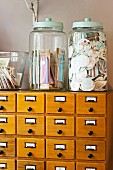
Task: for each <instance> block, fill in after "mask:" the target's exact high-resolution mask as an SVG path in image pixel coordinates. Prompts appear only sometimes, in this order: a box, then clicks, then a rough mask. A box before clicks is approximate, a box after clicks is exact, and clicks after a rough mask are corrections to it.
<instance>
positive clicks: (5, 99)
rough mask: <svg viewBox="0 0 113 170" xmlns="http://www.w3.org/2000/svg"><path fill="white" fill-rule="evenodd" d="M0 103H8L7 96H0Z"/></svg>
mask: <svg viewBox="0 0 113 170" xmlns="http://www.w3.org/2000/svg"><path fill="white" fill-rule="evenodd" d="M2 98H3V99H2ZM0 101H2V102H6V101H8V96H0Z"/></svg>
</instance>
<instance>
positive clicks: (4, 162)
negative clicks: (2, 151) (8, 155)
mask: <svg viewBox="0 0 113 170" xmlns="http://www.w3.org/2000/svg"><path fill="white" fill-rule="evenodd" d="M0 169H7V170H15V160H14V159H0Z"/></svg>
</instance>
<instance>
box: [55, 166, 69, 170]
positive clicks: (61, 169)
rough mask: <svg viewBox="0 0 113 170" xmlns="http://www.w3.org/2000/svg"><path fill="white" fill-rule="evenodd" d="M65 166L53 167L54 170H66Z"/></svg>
mask: <svg viewBox="0 0 113 170" xmlns="http://www.w3.org/2000/svg"><path fill="white" fill-rule="evenodd" d="M66 169H67V168H66V167H65V166H55V170H66Z"/></svg>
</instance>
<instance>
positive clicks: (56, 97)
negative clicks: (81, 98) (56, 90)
mask: <svg viewBox="0 0 113 170" xmlns="http://www.w3.org/2000/svg"><path fill="white" fill-rule="evenodd" d="M65 101H66V97H65V96H55V102H65Z"/></svg>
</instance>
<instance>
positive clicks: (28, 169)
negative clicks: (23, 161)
mask: <svg viewBox="0 0 113 170" xmlns="http://www.w3.org/2000/svg"><path fill="white" fill-rule="evenodd" d="M27 166H28V167H27ZM30 167H31V168H30ZM33 167H34V168H33ZM25 170H36V165H25Z"/></svg>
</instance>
